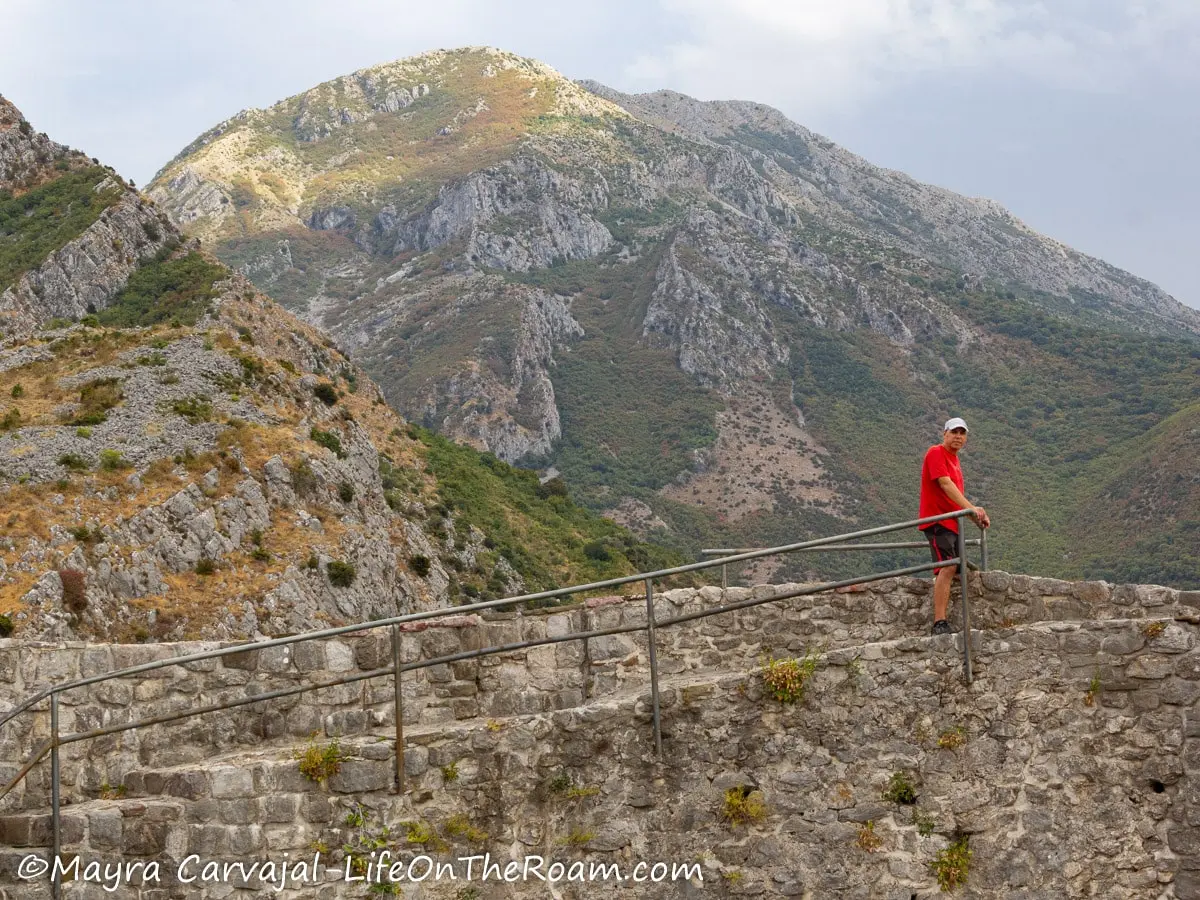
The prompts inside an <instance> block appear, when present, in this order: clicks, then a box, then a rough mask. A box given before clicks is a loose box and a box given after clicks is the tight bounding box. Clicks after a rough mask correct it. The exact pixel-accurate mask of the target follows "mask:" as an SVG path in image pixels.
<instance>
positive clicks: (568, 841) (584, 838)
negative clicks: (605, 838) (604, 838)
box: [559, 826, 596, 847]
mask: <svg viewBox="0 0 1200 900" xmlns="http://www.w3.org/2000/svg"><path fill="white" fill-rule="evenodd" d="M595 836H596V832H594V831H585V830H584V829H582V828H579V827H578V826H576V827H575V828H572V829H571V830H570V831H569V832H568V833H567V836H566V837H565V838H563V839H562V840H561V841H559V844H560V845H562V846H564V847H582V846H583V845H584V844H587V843H588V842H589V841H591V840H592V838H594V837H595Z"/></svg>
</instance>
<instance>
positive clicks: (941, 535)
mask: <svg viewBox="0 0 1200 900" xmlns="http://www.w3.org/2000/svg"><path fill="white" fill-rule="evenodd" d="M925 537H926V538H927V539H928V541H929V552H930V555H932V556H933V561H934V562H942V561H943V560H946V559H954V558H955V557H956V556H958V535H957V534H956V533H955V532H953V531H951V530H950V529H949V528H947V527H946V526H945V525H938V524H937V523H934V524H933V525H930V526H929V527H928V528H926V529H925ZM934 571H935V572H936V571H940V568H939V569H934Z"/></svg>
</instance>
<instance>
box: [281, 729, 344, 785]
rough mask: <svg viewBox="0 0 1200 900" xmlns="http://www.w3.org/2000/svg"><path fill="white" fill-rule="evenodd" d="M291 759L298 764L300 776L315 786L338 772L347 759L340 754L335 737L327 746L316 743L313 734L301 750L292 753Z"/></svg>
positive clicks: (340, 749) (340, 750)
mask: <svg viewBox="0 0 1200 900" xmlns="http://www.w3.org/2000/svg"><path fill="white" fill-rule="evenodd" d="M292 758H293V759H295V760H296V762H297V763H298V766H297V768H298V769H299V770H300V774H301V775H303V776H304V777H305V778H307V779H308V780H309V781H315V782H316V783H317V784H324V783H325V782H326V781H328V780H329V779H330V778H332V777H333V776H334V775H336V774H337V773H338V772H340V771H341V770H342V763H343V762H345V761H346V760H347V759H349V757H348V756H345V755H344V754H343V753H342V748H341V746H340V745H339V744H338V739H337V738H336V737H335V738H332V739H331V740H330V741H329V743H327V744H321V743H318V742H317V736H316V735H315V734H314V735H313V736H312V737H310V738H309V739H308V745H307V746H306V747H305V748H304V749H303V750H296V751H294V752H293V753H292Z"/></svg>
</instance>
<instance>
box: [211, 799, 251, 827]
mask: <svg viewBox="0 0 1200 900" xmlns="http://www.w3.org/2000/svg"><path fill="white" fill-rule="evenodd" d="M217 814H218V815H219V816H220V818H221V821H222V822H224V823H225V824H226V825H252V824H254V823H255V822H258V821H260V820H259V819H258V818H257V815H258V807H257V805H256V803H255V802H254V801H253V800H250V799H248V798H241V799H238V800H220V801H218V802H217Z"/></svg>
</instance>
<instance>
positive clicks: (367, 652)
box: [353, 633, 392, 671]
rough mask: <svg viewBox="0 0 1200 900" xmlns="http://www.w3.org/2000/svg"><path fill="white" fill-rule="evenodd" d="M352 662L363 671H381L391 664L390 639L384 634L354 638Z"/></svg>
mask: <svg viewBox="0 0 1200 900" xmlns="http://www.w3.org/2000/svg"><path fill="white" fill-rule="evenodd" d="M353 643H354V662H355V663H356V664H357V665H358V667H359V668H360V669H362V670H363V671H370V670H371V669H382V668H385V667H387V666H389V665H391V663H392V647H391V639H390V638H389V637H388V636H387V635H384V634H379V633H372V634H365V635H363V636H362V637H358V638H354V640H353Z"/></svg>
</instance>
